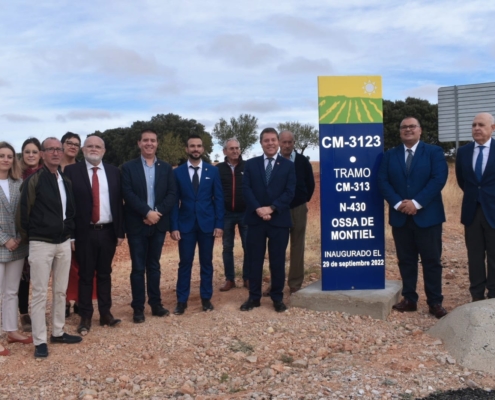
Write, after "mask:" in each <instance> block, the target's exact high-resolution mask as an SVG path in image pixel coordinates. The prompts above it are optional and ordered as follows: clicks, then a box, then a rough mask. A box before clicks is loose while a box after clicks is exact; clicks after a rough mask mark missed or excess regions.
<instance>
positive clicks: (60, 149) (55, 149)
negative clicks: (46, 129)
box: [43, 147, 64, 153]
mask: <svg viewBox="0 0 495 400" xmlns="http://www.w3.org/2000/svg"><path fill="white" fill-rule="evenodd" d="M43 151H44V152H45V153H55V152H57V151H58V152H59V153H62V152H63V151H64V149H62V148H61V147H48V148H47V149H43Z"/></svg>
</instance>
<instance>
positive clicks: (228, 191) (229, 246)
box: [217, 138, 249, 292]
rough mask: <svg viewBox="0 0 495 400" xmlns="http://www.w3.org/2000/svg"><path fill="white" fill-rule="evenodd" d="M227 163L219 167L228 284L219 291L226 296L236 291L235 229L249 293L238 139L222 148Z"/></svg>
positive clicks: (242, 173)
mask: <svg viewBox="0 0 495 400" xmlns="http://www.w3.org/2000/svg"><path fill="white" fill-rule="evenodd" d="M223 154H224V155H225V161H224V162H221V163H219V164H217V168H218V171H219V172H220V179H221V181H222V188H223V200H224V201H223V203H224V208H225V214H224V218H223V221H224V227H223V237H222V242H223V243H222V244H223V252H222V257H223V267H224V271H225V283H224V284H223V285H222V287H221V288H220V291H221V292H227V291H229V290H230V289H232V288H235V266H234V239H235V227H236V225H237V229H238V230H239V235H240V237H241V243H242V250H243V252H244V254H243V262H242V279H243V281H244V284H243V285H244V287H245V288H248V289H249V263H248V252H247V248H246V237H247V225H246V224H244V222H243V219H244V211H245V210H246V203H245V202H244V197H243V195H242V176H243V175H244V165H245V164H246V162H245V161H244V160H243V159H242V157H241V149H240V146H239V141H238V140H237V139H235V138H232V139H228V140H227V141H226V142H225V143H224V145H223Z"/></svg>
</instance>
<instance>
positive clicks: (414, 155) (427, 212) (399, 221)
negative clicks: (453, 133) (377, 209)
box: [378, 117, 448, 318]
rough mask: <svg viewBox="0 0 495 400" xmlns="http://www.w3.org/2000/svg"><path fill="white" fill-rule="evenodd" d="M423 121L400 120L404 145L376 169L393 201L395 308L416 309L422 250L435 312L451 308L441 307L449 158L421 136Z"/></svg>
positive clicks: (437, 314) (427, 290) (438, 314)
mask: <svg viewBox="0 0 495 400" xmlns="http://www.w3.org/2000/svg"><path fill="white" fill-rule="evenodd" d="M420 137H421V125H420V123H419V121H418V119H417V118H414V117H407V118H405V119H404V120H403V121H402V122H401V124H400V138H401V140H402V143H403V144H401V145H399V146H397V147H395V148H393V149H390V150H389V151H387V152H386V153H385V154H384V156H383V159H382V162H381V165H380V170H379V173H378V185H379V188H380V192H381V193H382V195H383V197H384V198H385V200H386V201H387V202H388V204H389V223H390V225H391V226H392V234H393V237H394V242H395V247H396V251H397V258H398V260H399V270H400V275H401V277H402V296H403V299H402V301H400V302H399V303H397V304H395V305H394V306H393V309H395V310H397V311H400V312H404V311H416V310H417V307H418V306H417V303H418V294H417V292H416V284H417V281H418V256H421V263H422V264H423V278H424V285H425V293H426V301H427V303H428V306H429V307H428V310H429V313H430V314H432V315H434V316H435V317H436V318H442V317H443V316H444V315H446V314H447V311H446V310H445V308H443V307H442V301H443V296H442V264H441V262H440V259H441V256H442V223H443V222H445V212H444V208H443V202H442V194H441V191H442V188H443V187H444V186H445V183H446V181H447V175H448V168H447V162H446V161H445V156H444V154H443V151H442V149H441V148H440V147H438V146H432V145H429V144H426V143H424V142H421V141H420V140H419V139H420Z"/></svg>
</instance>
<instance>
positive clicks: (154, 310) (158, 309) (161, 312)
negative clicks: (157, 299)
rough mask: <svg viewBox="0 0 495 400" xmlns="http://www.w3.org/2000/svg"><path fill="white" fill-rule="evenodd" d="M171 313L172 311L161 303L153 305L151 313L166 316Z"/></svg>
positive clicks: (156, 315)
mask: <svg viewBox="0 0 495 400" xmlns="http://www.w3.org/2000/svg"><path fill="white" fill-rule="evenodd" d="M169 314H170V312H169V311H168V310H167V309H166V308H164V307H163V306H162V305H161V304H157V305H156V306H153V307H151V315H154V316H155V317H164V316H166V315H169Z"/></svg>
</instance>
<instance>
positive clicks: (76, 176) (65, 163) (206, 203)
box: [0, 128, 315, 358]
mask: <svg viewBox="0 0 495 400" xmlns="http://www.w3.org/2000/svg"><path fill="white" fill-rule="evenodd" d="M279 139H280V140H279ZM260 143H261V146H262V149H263V153H264V154H263V155H262V156H260V157H255V158H253V159H251V160H248V161H247V162H246V161H244V160H242V157H241V149H240V145H239V142H238V140H237V139H235V138H232V139H229V140H227V141H226V142H225V144H224V149H223V152H224V154H225V161H224V162H222V163H219V164H218V165H217V166H213V165H211V164H208V163H206V162H204V161H203V160H202V155H203V153H204V147H203V142H202V139H201V137H200V136H198V135H191V136H190V137H189V138H188V140H187V143H186V153H187V157H188V159H187V162H186V163H184V164H182V165H181V166H179V167H178V168H176V169H173V168H172V167H171V166H170V165H169V164H168V163H166V162H165V161H163V160H160V159H158V158H157V155H156V154H157V149H158V145H159V143H158V135H157V134H156V132H154V131H153V130H150V129H145V130H143V131H142V132H141V133H140V136H139V138H138V140H137V146H138V148H139V150H140V153H141V154H140V156H139V157H138V158H137V159H134V160H131V161H129V162H127V163H125V164H124V165H123V166H122V167H121V170H119V169H118V168H117V167H114V166H112V165H109V164H107V163H104V162H102V160H103V156H104V154H105V143H104V141H103V140H102V139H101V138H100V137H98V136H95V135H92V136H88V137H87V138H86V140H85V141H84V143H83V144H82V147H81V140H80V137H79V136H78V135H77V134H74V133H71V132H68V133H67V134H66V135H64V136H63V137H62V139H61V140H59V139H57V138H54V137H49V138H46V139H45V140H44V141H43V142H42V143H40V142H39V141H38V140H37V139H35V138H30V139H28V140H26V141H25V142H24V144H23V146H22V156H21V160H18V159H17V157H16V153H15V150H14V148H13V147H12V146H11V145H10V144H8V143H6V142H0V257H1V259H0V294H1V297H2V328H3V330H4V331H6V332H7V338H8V342H9V343H13V342H20V343H23V344H30V343H34V346H35V351H34V356H35V357H36V358H45V357H47V356H48V346H47V342H48V333H47V325H46V318H45V314H46V302H47V292H48V286H49V280H50V277H51V279H52V284H51V286H52V312H51V318H52V324H51V325H52V329H51V336H50V343H65V344H73V343H79V342H81V341H82V336H84V335H85V334H88V333H89V332H90V330H91V325H92V317H93V313H94V309H93V299H94V298H96V299H97V304H98V312H99V317H100V319H99V323H100V325H101V326H109V327H115V326H117V325H119V324H120V322H121V320H120V319H117V318H114V316H113V315H112V313H111V307H112V296H111V289H112V283H111V273H112V260H113V257H114V254H115V251H116V247H117V246H119V245H120V244H121V243H122V241H123V240H124V237H127V240H128V244H129V249H130V254H131V262H132V268H131V274H130V282H131V290H132V302H131V307H132V309H133V322H134V323H142V322H144V321H145V313H144V311H145V303H146V297H147V298H148V304H149V306H150V308H151V315H153V316H157V317H163V316H166V315H168V314H169V311H168V310H167V309H166V308H165V307H164V306H163V304H162V299H161V292H160V275H161V270H160V257H161V252H162V248H163V244H164V241H165V235H166V232H167V231H168V232H170V236H171V238H172V239H173V240H176V241H178V247H179V266H178V278H177V290H176V293H177V304H176V307H175V309H174V311H173V312H174V314H176V315H181V314H183V313H184V312H185V310H186V309H187V305H188V299H189V295H190V290H191V288H190V286H191V285H190V281H191V272H192V264H193V259H194V254H195V249H196V244H197V245H198V251H199V262H200V277H201V282H200V296H201V304H202V309H203V311H211V310H213V309H214V307H213V304H212V303H211V297H212V295H213V262H212V259H213V245H214V241H215V238H217V237H222V236H223V254H222V255H223V261H224V269H225V278H226V280H225V283H224V284H223V285H222V287H221V288H220V291H228V290H230V289H232V288H234V287H235V286H236V283H235V266H234V256H233V248H234V237H235V228H236V226H237V228H238V230H239V234H240V237H241V243H242V247H243V250H244V260H243V266H242V278H243V286H244V287H246V288H248V289H249V297H248V299H247V301H245V302H244V303H243V304H242V305H241V310H242V311H249V310H252V309H253V308H254V307H259V306H260V299H261V296H262V290H261V287H262V272H263V263H264V255H265V252H266V247H267V246H268V251H269V259H270V274H271V285H270V288H269V290H268V291H267V294H268V295H269V296H270V297H271V299H272V301H273V306H274V308H275V310H276V311H277V312H283V311H285V310H286V309H287V307H286V306H285V304H284V303H283V288H284V285H285V252H286V248H287V245H288V241H289V237H290V240H291V265H290V272H289V280H288V283H289V288H290V292H291V293H293V292H295V291H297V290H299V289H300V288H301V285H302V282H303V279H304V247H305V246H304V240H305V227H306V214H307V205H306V203H307V202H308V201H309V200H310V199H311V196H312V194H313V191H314V186H315V184H314V177H313V171H312V168H311V164H310V163H309V161H308V160H307V158H306V157H303V156H301V155H299V154H297V152H296V151H295V150H294V145H295V143H294V135H293V134H292V133H291V132H289V131H284V132H282V133H281V134H280V138H279V134H278V133H277V131H276V130H275V129H273V128H267V129H264V130H263V131H262V132H261V135H260ZM279 147H280V154H279ZM79 149H81V150H82V153H83V156H84V160H82V161H80V162H76V156H77V154H78V153H79ZM248 249H249V250H248ZM29 285H31V288H32V289H31V290H32V297H31V312H30V313H29V312H28V306H29ZM71 300H74V301H75V304H74V311H75V312H77V313H78V314H79V316H80V321H79V324H78V327H77V332H78V333H79V334H80V335H69V334H67V333H66V332H64V325H65V318H66V317H67V316H68V315H69V314H70V306H71V303H70V301H71ZM18 307H19V312H20V320H21V324H22V327H23V332H20V331H19V329H18V310H17V309H18ZM31 330H32V336H27V335H25V332H27V331H31ZM9 353H10V352H9V350H8V349H6V348H5V347H3V346H2V345H0V355H8V354H9Z"/></svg>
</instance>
